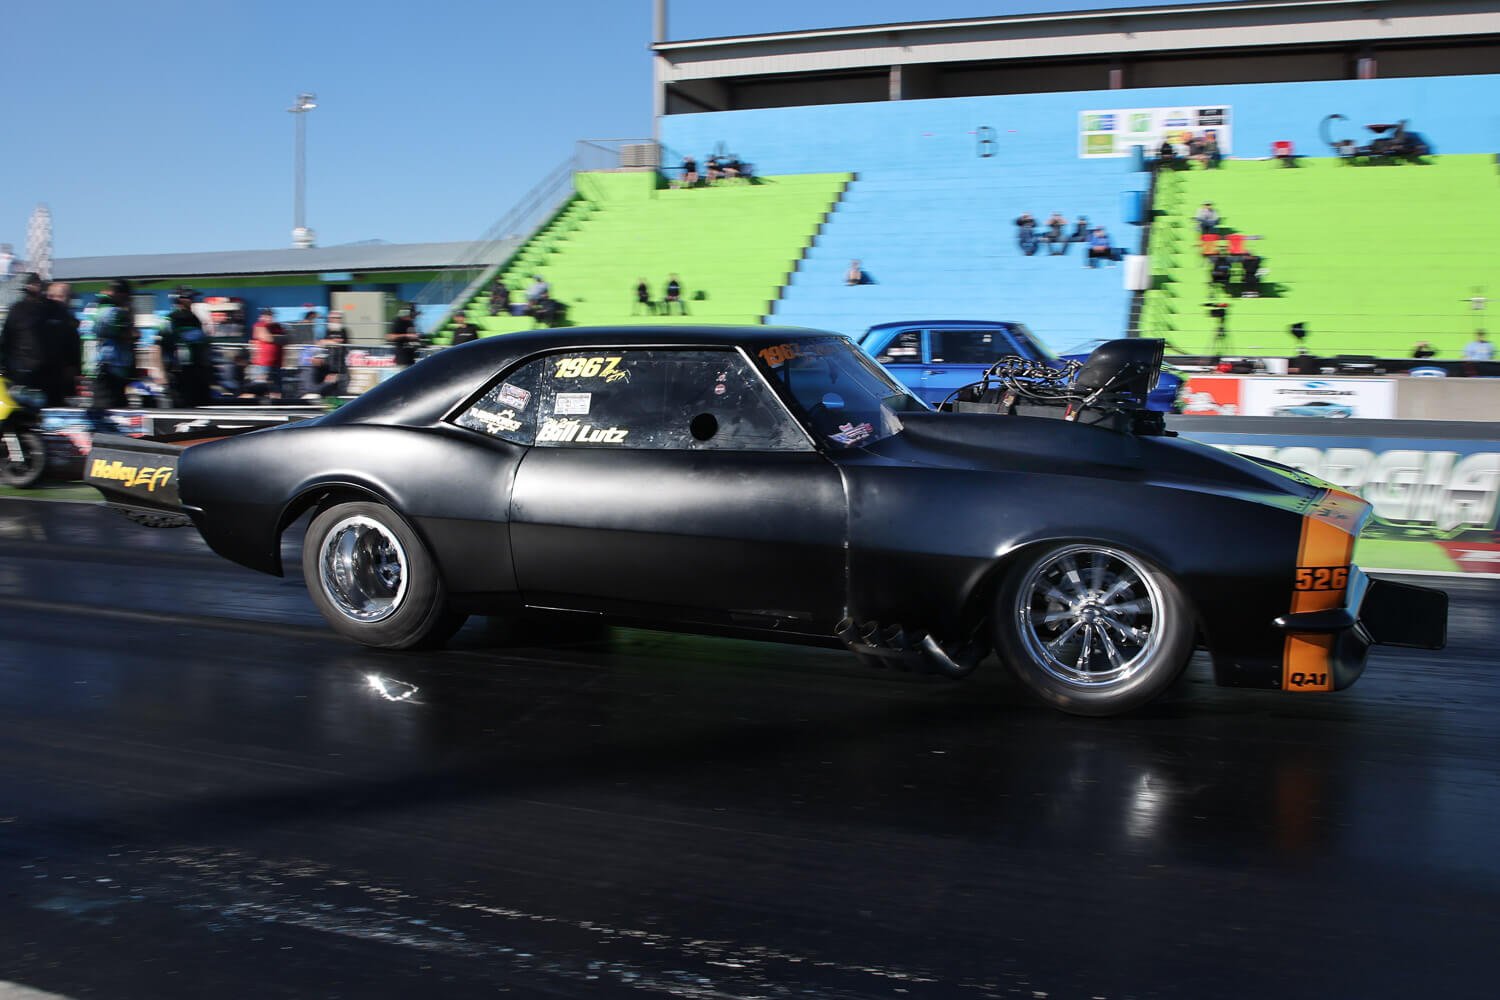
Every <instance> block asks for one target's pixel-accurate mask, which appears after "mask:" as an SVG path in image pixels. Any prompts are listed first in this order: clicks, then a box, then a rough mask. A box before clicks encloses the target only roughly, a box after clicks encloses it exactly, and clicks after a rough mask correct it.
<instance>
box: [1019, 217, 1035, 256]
mask: <svg viewBox="0 0 1500 1000" xmlns="http://www.w3.org/2000/svg"><path fill="white" fill-rule="evenodd" d="M1016 241H1017V243H1019V244H1020V247H1021V252H1022V253H1024V254H1025V255H1026V256H1028V257H1030V256H1031V255H1032V254H1034V253H1036V219H1035V218H1034V217H1033V216H1032V214H1031V213H1030V212H1022V213H1021V214H1020V216H1018V217H1017V218H1016Z"/></svg>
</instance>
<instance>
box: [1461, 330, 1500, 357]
mask: <svg viewBox="0 0 1500 1000" xmlns="http://www.w3.org/2000/svg"><path fill="white" fill-rule="evenodd" d="M1464 360H1465V361H1493V360H1495V345H1494V344H1492V343H1490V342H1489V340H1488V339H1486V334H1485V332H1484V331H1483V330H1475V331H1474V339H1473V340H1471V341H1469V342H1468V343H1467V344H1465V345H1464Z"/></svg>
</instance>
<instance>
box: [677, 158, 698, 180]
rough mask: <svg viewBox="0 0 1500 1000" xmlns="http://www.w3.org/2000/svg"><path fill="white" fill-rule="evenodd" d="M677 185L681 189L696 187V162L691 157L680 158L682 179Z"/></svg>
mask: <svg viewBox="0 0 1500 1000" xmlns="http://www.w3.org/2000/svg"><path fill="white" fill-rule="evenodd" d="M678 183H680V184H681V185H682V186H683V187H697V186H698V161H697V160H695V159H693V158H692V157H691V156H684V157H683V158H682V178H681V179H680V181H679V182H678Z"/></svg>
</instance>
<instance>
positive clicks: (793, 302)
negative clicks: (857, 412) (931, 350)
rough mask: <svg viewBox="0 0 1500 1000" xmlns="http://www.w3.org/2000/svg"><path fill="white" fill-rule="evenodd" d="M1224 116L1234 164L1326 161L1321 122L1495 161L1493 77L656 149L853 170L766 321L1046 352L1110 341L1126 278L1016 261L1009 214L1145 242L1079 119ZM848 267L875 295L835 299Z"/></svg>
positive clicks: (830, 118)
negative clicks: (1031, 344) (984, 142)
mask: <svg viewBox="0 0 1500 1000" xmlns="http://www.w3.org/2000/svg"><path fill="white" fill-rule="evenodd" d="M1176 106H1183V107H1195V106H1202V107H1211V106H1229V107H1231V108H1232V109H1233V126H1232V146H1231V148H1230V150H1229V152H1230V153H1231V154H1232V155H1235V156H1242V157H1260V156H1265V155H1267V153H1268V152H1269V149H1270V146H1271V143H1273V142H1275V141H1278V140H1290V141H1292V142H1293V143H1294V144H1295V145H1296V147H1297V149H1298V151H1299V152H1302V153H1306V154H1312V155H1324V154H1326V152H1327V147H1326V146H1324V144H1323V142H1322V139H1321V138H1320V134H1319V126H1320V123H1321V122H1322V120H1323V117H1324V116H1325V115H1327V114H1332V113H1338V114H1343V115H1345V116H1346V117H1347V118H1348V121H1347V122H1342V123H1337V124H1336V125H1335V126H1334V128H1335V131H1334V133H1333V135H1332V138H1334V139H1341V138H1352V139H1356V140H1361V141H1363V140H1364V139H1366V138H1367V137H1368V136H1369V133H1368V132H1367V131H1366V130H1365V129H1364V128H1363V127H1362V126H1363V125H1364V124H1366V123H1369V122H1393V121H1397V120H1399V119H1402V118H1407V119H1410V122H1411V127H1412V128H1413V129H1415V130H1416V131H1419V132H1420V133H1422V135H1423V136H1424V137H1425V138H1426V139H1427V141H1428V142H1429V143H1430V144H1431V145H1432V146H1433V147H1434V149H1435V150H1436V151H1438V152H1448V153H1489V152H1496V151H1500V75H1487V76H1466V77H1441V78H1431V79H1405V80H1342V81H1333V82H1319V83H1286V84H1239V85H1232V86H1213V87H1172V88H1148V89H1135V90H1114V91H1109V90H1105V91H1089V92H1076V93H1065V94H1018V95H1005V96H996V97H967V98H950V99H943V100H925V101H899V102H881V103H871V104H845V105H829V106H819V107H804V108H771V109H762V110H752V111H730V112H720V113H713V114H694V115H671V116H667V117H664V118H663V119H662V120H661V131H662V141H663V143H664V144H665V145H666V146H667V147H668V149H669V150H670V151H671V152H672V153H675V154H676V155H679V156H680V155H682V154H684V153H692V154H694V155H695V156H697V157H698V158H699V161H700V162H702V159H703V157H704V156H706V155H707V154H708V153H709V152H712V151H715V150H718V149H724V150H726V151H728V152H731V153H734V154H736V155H738V156H740V157H742V158H743V159H745V160H747V161H749V162H751V163H754V164H755V168H756V170H757V172H758V173H760V174H762V175H774V174H783V173H805V172H824V171H845V170H851V171H855V172H857V173H858V175H859V179H858V180H857V181H856V182H855V183H854V184H853V185H852V186H851V188H850V191H849V193H848V195H847V197H846V199H845V201H844V202H843V203H842V204H841V205H840V207H839V208H838V210H837V211H835V213H834V215H833V217H832V218H831V220H830V222H829V224H828V226H827V227H826V228H825V231H824V234H823V236H822V237H821V238H820V239H819V240H818V242H817V244H816V246H815V247H814V248H813V249H812V250H811V252H810V253H809V254H808V256H807V259H806V260H805V261H804V262H803V264H802V266H801V268H800V269H799V271H798V272H797V273H796V274H795V275H794V277H793V279H792V282H791V283H790V285H789V286H788V288H787V289H786V290H785V293H784V295H783V299H782V301H781V302H779V303H778V304H777V306H776V308H775V312H774V314H773V315H772V317H771V319H772V320H773V321H775V322H781V323H796V324H802V325H807V326H814V327H822V328H827V329H834V330H839V331H840V332H844V333H849V334H858V333H860V332H862V331H863V329H864V328H865V327H867V326H869V325H871V324H873V323H877V322H886V321H893V320H906V319H920V318H972V319H1010V320H1018V321H1021V322H1025V323H1027V324H1029V325H1030V326H1031V327H1032V328H1033V330H1034V331H1035V332H1036V333H1037V334H1038V335H1039V336H1040V337H1041V338H1042V339H1043V340H1045V341H1046V342H1047V343H1049V344H1050V345H1051V346H1052V347H1054V348H1056V349H1059V350H1062V349H1068V348H1071V347H1074V346H1077V345H1080V344H1082V343H1083V342H1086V341H1089V340H1092V339H1097V338H1107V337H1113V336H1119V335H1120V334H1121V333H1122V332H1123V330H1124V329H1125V324H1126V319H1127V314H1128V307H1129V299H1130V296H1129V293H1128V292H1127V291H1126V290H1125V288H1124V283H1123V280H1122V273H1121V269H1118V268H1115V269H1100V270H1097V271H1086V270H1082V269H1080V268H1079V267H1078V265H1079V264H1080V263H1081V262H1082V261H1081V257H1080V255H1079V252H1078V250H1079V248H1077V247H1072V248H1070V254H1069V256H1068V257H1067V258H1064V259H1063V260H1057V259H1048V258H1045V257H1042V256H1040V255H1039V256H1037V257H1025V256H1023V255H1022V254H1021V253H1020V252H1019V249H1018V247H1017V246H1016V240H1015V228H1014V225H1013V223H1014V219H1015V217H1016V216H1017V215H1018V214H1019V213H1020V212H1021V211H1023V210H1024V211H1029V212H1031V213H1032V214H1033V215H1035V216H1036V217H1037V220H1038V222H1041V221H1042V220H1043V219H1044V218H1045V217H1046V215H1047V214H1048V213H1050V212H1052V211H1053V210H1059V211H1061V212H1063V213H1064V214H1065V215H1067V216H1068V218H1069V220H1070V222H1071V221H1072V220H1073V219H1074V218H1075V217H1076V216H1077V215H1079V214H1084V215H1087V216H1088V217H1089V220H1090V222H1091V223H1092V224H1096V225H1097V224H1102V225H1104V226H1105V227H1106V228H1107V229H1108V230H1109V232H1110V234H1111V236H1112V237H1113V239H1114V242H1115V243H1116V245H1119V246H1123V247H1124V248H1126V249H1128V250H1135V249H1138V248H1139V245H1140V230H1139V228H1138V227H1135V226H1131V225H1127V224H1126V223H1125V221H1124V218H1123V215H1122V212H1123V208H1122V204H1121V201H1122V199H1121V192H1125V191H1133V190H1140V189H1142V188H1144V186H1145V184H1146V181H1147V178H1146V175H1145V174H1143V173H1139V172H1133V171H1132V170H1131V161H1130V160H1129V158H1120V159H1109V160H1088V161H1085V160H1083V159H1081V158H1080V157H1079V156H1078V114H1079V112H1081V111H1087V110H1095V109H1111V108H1132V107H1176ZM981 127H988V128H989V129H992V130H993V146H992V147H991V148H992V150H993V153H994V155H993V156H991V157H989V158H981V157H980V156H979V155H978V149H979V147H978V142H979V138H980V137H979V134H978V130H979V129H980V128H981ZM853 258H858V259H860V260H861V261H862V262H863V263H864V266H865V268H866V269H867V270H868V271H869V272H870V273H871V274H872V276H873V277H874V279H875V282H876V283H875V284H874V285H867V286H860V287H858V288H845V287H844V286H843V284H842V276H843V273H844V270H845V269H846V268H847V267H848V264H849V261H850V260H851V259H853Z"/></svg>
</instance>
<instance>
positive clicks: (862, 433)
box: [828, 424, 875, 446]
mask: <svg viewBox="0 0 1500 1000" xmlns="http://www.w3.org/2000/svg"><path fill="white" fill-rule="evenodd" d="M874 433H875V427H874V425H872V424H840V425H839V429H838V433H836V434H830V435H828V438H829V440H831V441H833V442H835V443H837V444H841V445H845V446H848V445H852V444H858V443H859V442H860V441H863V440H864V439H865V438H867V437H869V436H870V435H871V434H874Z"/></svg>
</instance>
